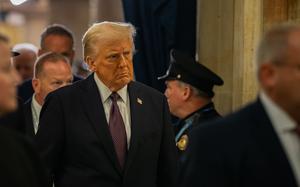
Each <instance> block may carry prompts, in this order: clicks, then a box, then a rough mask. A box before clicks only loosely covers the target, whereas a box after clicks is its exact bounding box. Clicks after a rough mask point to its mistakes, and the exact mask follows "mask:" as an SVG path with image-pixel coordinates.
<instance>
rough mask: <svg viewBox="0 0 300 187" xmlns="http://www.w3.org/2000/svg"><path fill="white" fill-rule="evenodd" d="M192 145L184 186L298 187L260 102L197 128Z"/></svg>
mask: <svg viewBox="0 0 300 187" xmlns="http://www.w3.org/2000/svg"><path fill="white" fill-rule="evenodd" d="M190 142H191V145H190V146H189V147H188V149H187V155H186V156H187V158H186V162H185V166H184V170H183V173H184V174H183V175H184V177H183V181H184V182H183V186H224V187H225V186H226V187H227V186H228V187H229V186H230V187H234V186H244V187H245V186H293V187H294V186H296V185H295V179H294V178H293V174H292V170H291V168H290V165H289V163H288V160H287V157H286V156H285V153H284V151H283V148H282V146H281V143H280V141H279V139H278V137H277V135H276V133H275V131H274V129H273V127H272V124H271V121H270V119H269V117H268V115H267V113H266V111H265V110H264V108H263V106H262V104H261V103H260V101H256V102H254V103H252V104H249V105H248V106H246V107H244V108H242V109H241V110H239V111H237V112H235V113H233V114H230V115H229V116H226V117H225V118H220V119H217V120H215V121H213V122H210V123H206V124H205V125H203V126H199V127H196V128H195V129H194V131H193V132H191V134H190Z"/></svg>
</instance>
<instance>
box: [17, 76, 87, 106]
mask: <svg viewBox="0 0 300 187" xmlns="http://www.w3.org/2000/svg"><path fill="white" fill-rule="evenodd" d="M73 77H74V78H73V82H77V81H80V80H82V78H81V77H78V76H76V75H73ZM31 82H32V79H28V80H25V81H24V82H23V83H22V84H21V85H19V86H18V97H19V98H21V99H22V100H23V101H24V102H26V101H27V100H28V99H30V98H31V97H32V95H33V93H34V90H33V87H32V83H31Z"/></svg>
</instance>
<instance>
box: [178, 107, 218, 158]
mask: <svg viewBox="0 0 300 187" xmlns="http://www.w3.org/2000/svg"><path fill="white" fill-rule="evenodd" d="M218 117H221V115H220V114H219V113H218V112H217V111H216V110H215V107H214V104H213V103H209V104H207V105H205V106H204V107H202V108H200V109H199V110H197V111H195V112H193V113H192V114H190V115H188V116H187V117H186V118H184V119H182V120H180V121H179V122H178V123H177V124H176V125H175V126H174V132H175V141H176V146H177V150H178V153H179V157H180V160H182V159H183V154H184V152H185V150H186V148H187V147H188V145H189V133H190V132H191V131H192V130H193V129H194V128H195V127H196V126H199V125H201V124H202V123H204V122H206V121H209V120H213V119H215V118H218Z"/></svg>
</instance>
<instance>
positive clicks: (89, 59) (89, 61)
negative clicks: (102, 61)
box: [85, 56, 96, 72]
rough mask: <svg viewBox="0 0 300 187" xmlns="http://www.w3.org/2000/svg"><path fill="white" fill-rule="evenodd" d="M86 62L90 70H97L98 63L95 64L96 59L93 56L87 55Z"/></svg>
mask: <svg viewBox="0 0 300 187" xmlns="http://www.w3.org/2000/svg"><path fill="white" fill-rule="evenodd" d="M85 62H86V64H87V65H88V66H89V69H90V71H92V72H95V71H96V65H95V61H94V59H93V58H92V57H90V56H87V57H86V58H85Z"/></svg>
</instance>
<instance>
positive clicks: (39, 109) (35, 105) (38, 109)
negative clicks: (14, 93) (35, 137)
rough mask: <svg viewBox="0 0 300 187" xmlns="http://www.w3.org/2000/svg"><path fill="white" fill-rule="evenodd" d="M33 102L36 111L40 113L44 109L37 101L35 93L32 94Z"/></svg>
mask: <svg viewBox="0 0 300 187" xmlns="http://www.w3.org/2000/svg"><path fill="white" fill-rule="evenodd" d="M32 104H33V107H34V108H35V110H36V112H37V113H38V114H40V112H41V110H42V106H41V105H40V104H39V103H38V102H37V101H36V99H35V94H33V96H32Z"/></svg>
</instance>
